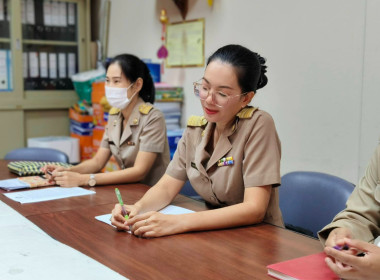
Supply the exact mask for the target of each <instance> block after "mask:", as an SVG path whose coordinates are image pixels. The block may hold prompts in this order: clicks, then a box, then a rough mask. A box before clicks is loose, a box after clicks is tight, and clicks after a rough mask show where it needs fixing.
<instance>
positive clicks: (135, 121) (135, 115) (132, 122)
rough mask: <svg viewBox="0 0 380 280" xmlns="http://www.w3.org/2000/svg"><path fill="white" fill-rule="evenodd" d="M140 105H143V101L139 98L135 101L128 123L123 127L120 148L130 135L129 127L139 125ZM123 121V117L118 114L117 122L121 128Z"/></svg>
mask: <svg viewBox="0 0 380 280" xmlns="http://www.w3.org/2000/svg"><path fill="white" fill-rule="evenodd" d="M141 104H144V101H143V100H142V99H141V98H140V97H139V98H138V100H137V103H136V104H135V107H134V108H133V110H132V113H131V115H130V116H129V119H128V123H127V125H126V126H125V127H124V130H123V132H122V134H121V138H120V146H121V145H122V144H123V143H124V142H125V141H126V140H127V139H128V138H129V137H130V136H131V135H132V130H131V126H137V125H139V123H140V117H141V114H140V112H139V107H140V105H141ZM123 120H124V118H123V115H122V113H121V112H120V113H119V116H118V122H119V123H120V125H121V126H122V123H123ZM120 129H121V128H120Z"/></svg>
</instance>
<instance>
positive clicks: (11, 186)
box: [0, 178, 30, 191]
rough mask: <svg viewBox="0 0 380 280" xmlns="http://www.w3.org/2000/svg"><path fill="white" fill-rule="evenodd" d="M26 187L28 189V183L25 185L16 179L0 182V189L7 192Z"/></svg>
mask: <svg viewBox="0 0 380 280" xmlns="http://www.w3.org/2000/svg"><path fill="white" fill-rule="evenodd" d="M28 187H30V185H29V184H28V183H25V182H23V181H21V180H19V179H17V178H15V179H7V180H0V188H2V189H4V190H7V191H11V190H18V189H25V188H28Z"/></svg>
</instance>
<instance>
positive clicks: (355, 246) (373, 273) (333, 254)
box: [325, 238, 380, 280]
mask: <svg viewBox="0 0 380 280" xmlns="http://www.w3.org/2000/svg"><path fill="white" fill-rule="evenodd" d="M344 243H345V244H346V245H347V246H348V247H349V248H350V249H352V250H353V251H356V252H363V253H364V256H356V255H351V254H347V253H345V252H344V251H339V250H336V249H334V248H331V247H326V248H325V253H326V254H327V255H328V257H327V258H326V259H325V261H326V264H327V265H328V266H329V267H330V269H331V270H332V271H334V272H335V273H336V274H337V275H338V276H339V277H341V278H343V279H359V280H360V279H379V277H380V265H379V263H380V248H379V247H377V246H376V245H374V244H369V243H367V242H364V241H360V240H351V239H348V238H346V239H344Z"/></svg>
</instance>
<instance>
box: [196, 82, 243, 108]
mask: <svg viewBox="0 0 380 280" xmlns="http://www.w3.org/2000/svg"><path fill="white" fill-rule="evenodd" d="M193 85H194V94H195V96H196V97H198V98H199V99H200V100H206V99H207V97H208V96H209V94H210V88H209V86H208V85H206V84H205V83H202V81H201V80H199V81H197V82H194V83H193ZM245 94H246V93H241V94H237V95H228V94H225V93H223V92H222V91H214V92H213V93H212V96H211V97H212V100H213V101H214V103H215V105H216V106H218V107H220V108H222V107H225V106H226V105H227V104H228V102H229V101H230V99H232V98H234V97H239V96H242V95H245Z"/></svg>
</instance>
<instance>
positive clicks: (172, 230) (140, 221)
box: [125, 211, 183, 238]
mask: <svg viewBox="0 0 380 280" xmlns="http://www.w3.org/2000/svg"><path fill="white" fill-rule="evenodd" d="M182 221H183V215H165V214H162V213H159V212H154V211H151V212H147V213H144V214H139V215H136V216H134V217H132V218H129V219H128V220H127V221H126V222H125V225H126V226H130V229H131V231H132V233H133V234H134V235H136V236H141V237H147V238H149V237H159V236H165V235H172V234H176V233H180V232H183V230H182V231H181V222H182Z"/></svg>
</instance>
